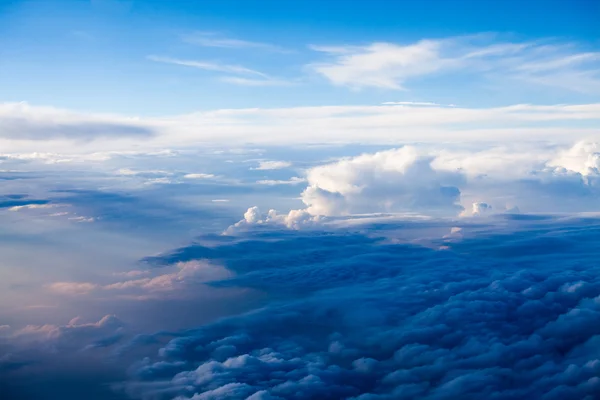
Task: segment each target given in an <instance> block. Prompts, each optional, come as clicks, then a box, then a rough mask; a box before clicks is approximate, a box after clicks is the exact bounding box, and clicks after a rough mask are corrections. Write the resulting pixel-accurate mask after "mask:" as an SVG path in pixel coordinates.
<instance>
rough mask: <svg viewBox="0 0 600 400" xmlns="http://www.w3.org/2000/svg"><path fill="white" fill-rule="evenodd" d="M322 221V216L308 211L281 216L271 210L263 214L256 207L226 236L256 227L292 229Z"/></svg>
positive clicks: (295, 211)
mask: <svg viewBox="0 0 600 400" xmlns="http://www.w3.org/2000/svg"><path fill="white" fill-rule="evenodd" d="M319 221H321V217H320V216H314V215H311V214H310V213H309V212H308V211H306V210H291V211H289V212H288V213H287V214H279V213H277V211H276V210H269V211H268V212H267V213H266V214H263V213H262V212H261V211H260V209H259V208H258V207H256V206H254V207H250V208H249V209H248V210H247V211H246V212H245V213H244V219H243V220H241V221H239V222H237V223H235V224H234V225H232V226H230V227H229V228H227V229H226V230H225V232H224V233H225V234H227V235H231V234H236V233H238V232H240V231H244V230H247V229H252V228H254V227H255V226H257V225H258V226H264V227H278V226H285V227H287V228H290V229H300V228H302V227H310V226H315V224H317V223H318V222H319Z"/></svg>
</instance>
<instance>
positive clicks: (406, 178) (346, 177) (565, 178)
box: [302, 142, 600, 215]
mask: <svg viewBox="0 0 600 400" xmlns="http://www.w3.org/2000/svg"><path fill="white" fill-rule="evenodd" d="M597 147H598V146H597V144H596V143H590V142H579V143H576V144H575V145H574V146H572V147H570V148H565V149H556V148H553V149H545V150H541V151H538V152H537V153H536V152H533V153H530V152H527V151H521V152H518V151H513V150H512V149H510V148H489V149H485V150H481V151H476V152H473V151H470V152H465V151H461V150H443V151H440V150H436V149H432V148H427V147H415V146H405V147H401V148H399V149H392V150H385V151H380V152H377V153H373V154H363V155H360V156H357V157H353V158H346V159H342V160H340V161H337V162H334V163H330V164H325V165H322V166H318V167H314V168H312V169H309V170H308V171H307V181H308V187H307V188H306V189H305V190H304V192H303V193H302V200H303V202H304V203H305V204H306V205H307V211H308V212H309V213H311V214H313V215H339V214H356V213H373V212H418V213H424V214H427V215H457V214H458V212H460V211H461V210H462V209H464V208H471V204H473V210H472V214H475V215H481V214H484V213H485V214H489V213H490V212H493V211H494V210H497V211H498V212H502V211H504V210H506V209H513V210H514V209H515V208H514V207H515V206H516V205H519V206H521V205H524V206H525V208H526V209H527V211H533V212H537V211H543V212H558V211H573V209H569V207H571V208H574V209H575V210H577V211H584V210H585V211H594V210H596V208H597V207H596V205H597V201H598V199H599V198H600V192H599V190H598V187H599V186H598V183H599V182H600V181H599V179H600V172H599V169H598V167H599V165H600V164H599V163H600V156H599V154H600V153H599V152H598V149H597ZM461 194H462V195H465V197H467V198H468V200H467V201H463V200H462V198H461V197H462V196H461ZM487 196H489V197H490V198H491V199H493V200H494V201H495V202H496V203H497V204H489V203H488V202H481V201H478V200H477V198H481V197H484V198H486V197H487ZM473 200H475V201H473ZM565 208H566V210H565Z"/></svg>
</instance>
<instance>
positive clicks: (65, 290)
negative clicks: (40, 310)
mask: <svg viewBox="0 0 600 400" xmlns="http://www.w3.org/2000/svg"><path fill="white" fill-rule="evenodd" d="M97 287H98V285H96V284H93V283H88V282H54V283H52V284H50V285H48V288H49V289H50V290H52V291H53V292H57V293H61V294H74V295H78V294H86V293H89V292H91V291H92V290H94V289H96V288H97Z"/></svg>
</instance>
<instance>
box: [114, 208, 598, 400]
mask: <svg viewBox="0 0 600 400" xmlns="http://www.w3.org/2000/svg"><path fill="white" fill-rule="evenodd" d="M261 218H262V217H261V216H260V213H259V212H257V210H252V211H250V212H249V213H248V215H247V220H250V221H252V222H253V223H256V222H257V221H259V220H261ZM498 218H501V219H500V220H493V219H490V220H486V221H487V222H480V223H478V224H476V225H468V224H466V225H464V226H463V227H462V229H461V230H460V231H459V230H457V229H454V232H455V233H457V232H460V234H461V236H458V235H455V236H454V237H453V238H447V239H443V238H441V236H440V239H439V240H440V242H439V243H445V244H446V246H447V249H446V250H444V251H438V250H436V249H434V248H428V247H422V246H419V245H416V244H414V243H406V242H405V243H399V242H394V241H390V240H386V239H384V238H379V239H378V238H377V236H378V235H384V236H385V235H386V233H385V232H386V231H388V232H389V234H390V235H391V236H394V235H396V234H400V235H401V234H402V233H403V232H409V231H411V230H413V229H414V230H416V231H419V230H420V229H425V228H427V227H428V226H429V228H432V227H433V226H434V225H431V223H430V222H427V221H424V222H417V223H414V224H412V225H403V224H402V223H399V222H395V223H392V224H389V225H387V226H382V225H371V226H365V232H367V233H368V234H367V235H364V236H363V235H360V234H353V233H351V232H348V231H335V232H321V233H320V234H319V233H317V232H311V233H310V234H305V233H303V232H302V231H293V232H292V233H287V232H280V234H279V235H277V232H276V231H273V232H272V233H271V234H270V235H268V236H264V235H263V236H261V234H260V233H259V232H256V233H255V234H252V233H251V234H250V236H249V237H247V238H246V239H247V240H245V241H239V242H236V243H228V244H222V245H221V246H217V247H216V248H212V249H209V248H205V249H202V248H200V247H199V246H198V245H192V246H190V247H189V248H184V249H178V250H177V251H175V252H173V253H172V254H169V255H165V256H164V261H166V262H171V261H172V259H173V257H175V258H179V259H180V260H186V259H188V258H192V259H193V258H195V257H198V256H199V255H200V254H202V255H203V256H207V255H209V254H210V256H209V258H210V257H220V255H222V254H229V255H230V258H229V259H228V260H227V261H226V262H227V266H228V268H230V269H231V270H232V271H234V272H235V274H234V276H233V277H232V278H231V279H230V280H226V281H224V282H223V284H225V285H226V284H229V285H234V286H243V287H253V288H260V289H261V290H263V291H265V292H267V293H269V294H271V295H273V300H272V301H271V302H269V303H268V304H267V305H265V306H264V307H262V308H260V309H257V310H255V311H253V312H250V313H247V314H243V315H238V316H235V317H232V318H228V319H224V320H221V321H218V322H216V323H212V324H208V325H205V326H202V327H200V328H198V329H195V330H190V331H187V332H184V333H183V334H182V336H180V337H176V338H174V339H172V340H170V342H168V343H167V344H165V345H164V346H163V347H162V349H161V350H160V351H159V353H158V356H157V357H154V358H152V359H150V360H146V361H145V362H144V363H143V364H141V365H140V366H139V367H135V366H134V368H135V369H134V372H133V373H132V379H131V381H130V382H128V383H127V384H126V385H125V388H126V391H127V393H128V394H129V395H130V396H132V397H133V398H151V397H156V398H177V396H181V398H182V399H198V398H203V397H201V396H208V397H207V398H211V397H210V396H212V395H224V393H227V396H228V398H231V399H247V398H253V399H254V398H257V399H260V398H275V399H291V398H293V399H314V398H319V399H324V400H327V399H340V398H347V399H354V400H359V399H360V400H383V399H390V400H391V399H397V398H403V399H415V400H416V399H432V400H433V399H435V400H442V399H456V398H461V399H463V398H464V399H467V398H473V399H475V398H497V399H501V398H540V399H555V398H556V399H559V398H565V396H566V398H570V399H582V400H583V399H588V398H595V397H597V396H598V395H600V381H599V380H598V379H597V375H598V371H599V368H600V364H599V363H598V357H599V354H598V351H597V347H598V337H600V336H599V335H600V280H599V278H598V277H599V276H600V274H599V272H600V271H598V266H597V263H596V262H595V260H596V259H597V256H598V254H597V253H598V250H597V249H598V246H597V245H596V241H597V233H598V229H599V228H600V223H599V221H598V219H596V218H577V217H574V218H568V219H562V218H554V217H548V218H546V219H543V220H541V219H540V220H537V222H536V221H535V220H533V219H531V220H518V219H512V218H511V217H509V216H504V217H498ZM507 224H508V225H507ZM451 226H452V225H449V224H448V225H446V228H447V230H448V231H450V227H451ZM567 227H568V229H567ZM455 228H456V227H455ZM390 229H392V231H390ZM416 231H415V232H414V234H415V235H419V233H417V232H416ZM396 232H398V233H396ZM509 232H510V234H507V233H509ZM556 232H561V234H560V235H558V234H556ZM274 243H276V245H274ZM267 249H269V250H268V251H267ZM159 258H160V257H159ZM275 299H276V300H275ZM153 367H155V368H153ZM250 396H253V397H250Z"/></svg>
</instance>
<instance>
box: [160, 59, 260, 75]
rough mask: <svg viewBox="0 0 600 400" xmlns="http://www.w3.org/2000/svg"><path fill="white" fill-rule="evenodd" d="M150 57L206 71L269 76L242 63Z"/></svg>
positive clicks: (162, 61)
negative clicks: (243, 65) (231, 63)
mask: <svg viewBox="0 0 600 400" xmlns="http://www.w3.org/2000/svg"><path fill="white" fill-rule="evenodd" d="M148 59H149V60H151V61H156V62H161V63H166V64H175V65H182V66H185V67H192V68H198V69H203V70H206V71H216V72H227V73H231V74H242V75H255V76H261V77H263V78H268V76H267V75H265V74H263V73H262V72H259V71H255V70H253V69H250V68H246V67H242V66H241V65H229V64H222V63H218V62H211V61H196V60H181V59H177V58H171V57H159V56H148Z"/></svg>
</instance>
